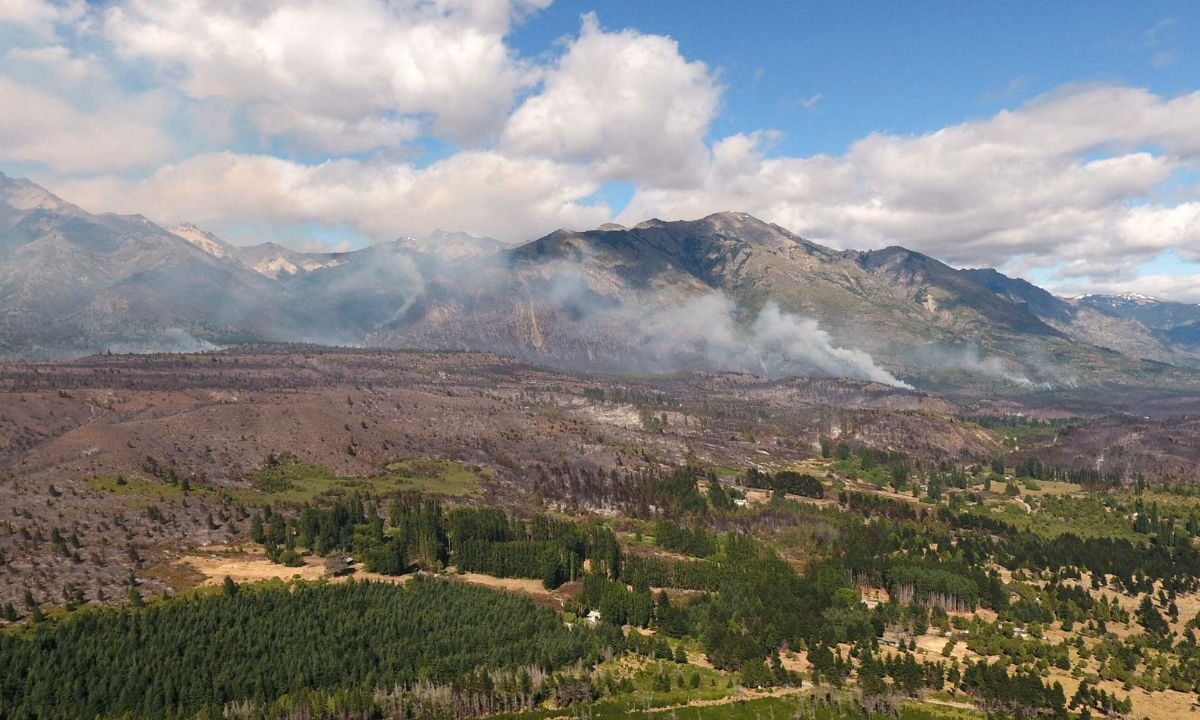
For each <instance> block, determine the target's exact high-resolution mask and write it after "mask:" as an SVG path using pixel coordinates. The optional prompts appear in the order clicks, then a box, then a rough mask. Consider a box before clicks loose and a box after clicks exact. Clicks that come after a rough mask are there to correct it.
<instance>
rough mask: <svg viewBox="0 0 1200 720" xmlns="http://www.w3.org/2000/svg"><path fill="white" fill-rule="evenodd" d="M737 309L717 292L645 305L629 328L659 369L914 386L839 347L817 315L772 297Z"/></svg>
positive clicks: (868, 358) (858, 352)
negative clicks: (746, 316) (753, 307)
mask: <svg viewBox="0 0 1200 720" xmlns="http://www.w3.org/2000/svg"><path fill="white" fill-rule="evenodd" d="M618 312H625V311H618ZM740 314H741V313H740V311H739V310H738V307H737V305H736V304H735V303H734V302H733V300H731V299H730V298H729V297H728V296H726V295H725V294H724V293H722V292H712V293H708V294H706V295H703V296H700V297H698V298H694V299H691V300H687V301H685V302H682V303H680V304H675V305H657V306H654V307H652V308H649V309H646V310H643V311H642V312H641V313H639V316H638V317H629V318H628V320H629V321H630V323H629V325H628V327H629V328H630V329H631V330H632V331H634V332H636V333H638V335H639V336H640V343H639V346H640V351H641V352H642V353H644V354H646V355H648V356H650V357H651V358H653V359H654V360H655V361H656V364H658V365H659V366H660V367H661V368H662V369H688V368H693V367H697V366H699V367H705V368H708V369H713V370H738V371H744V372H751V373H755V374H759V375H766V376H768V377H785V376H792V375H816V376H827V377H847V378H854V379H858V380H869V381H872V382H878V383H883V384H886V385H891V386H893V387H901V388H910V386H909V385H908V384H907V383H905V382H903V381H901V380H900V379H899V378H897V377H896V376H895V375H893V374H892V373H890V372H889V371H887V370H886V369H884V368H882V367H880V366H879V365H877V364H876V363H875V360H874V359H873V358H872V357H871V356H870V355H869V354H868V353H866V352H863V351H861V350H855V349H850V348H842V347H837V346H835V345H834V344H833V340H832V338H831V337H830V336H829V333H827V332H825V331H824V330H822V329H821V328H820V326H819V325H818V324H817V321H816V320H813V319H812V318H806V317H800V316H798V315H793V314H791V313H788V312H784V311H783V310H781V309H780V308H779V306H778V305H777V304H775V303H774V302H773V301H772V302H768V303H767V304H766V305H765V306H764V307H763V309H762V310H761V311H759V313H758V315H757V316H756V317H755V318H754V320H753V321H752V322H749V323H744V322H740V321H739V320H740V318H739V316H740Z"/></svg>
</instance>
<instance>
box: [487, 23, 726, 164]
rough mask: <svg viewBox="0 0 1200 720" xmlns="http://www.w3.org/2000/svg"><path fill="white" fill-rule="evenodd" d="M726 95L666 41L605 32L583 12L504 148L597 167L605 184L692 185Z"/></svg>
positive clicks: (507, 133)
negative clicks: (578, 26) (612, 181)
mask: <svg viewBox="0 0 1200 720" xmlns="http://www.w3.org/2000/svg"><path fill="white" fill-rule="evenodd" d="M720 93H721V89H720V87H719V86H718V85H717V83H716V81H715V79H714V78H713V76H712V74H711V73H710V72H709V70H708V67H707V66H705V64H704V63H702V62H699V61H689V60H687V59H686V58H684V57H683V56H682V55H681V54H680V52H679V46H678V44H677V43H676V42H675V41H674V40H672V39H670V38H667V37H663V36H659V35H643V34H641V33H638V32H636V31H633V30H623V31H620V32H606V31H604V30H602V29H601V28H600V25H599V22H598V21H597V19H596V17H595V15H591V14H589V15H586V16H584V19H583V27H582V29H581V31H580V34H579V37H578V38H576V39H575V40H574V41H572V42H571V43H570V45H569V46H568V48H567V50H566V52H565V53H564V54H563V56H562V57H561V58H560V59H559V60H558V63H557V64H556V65H555V67H553V68H552V69H550V70H548V71H547V72H546V75H545V78H544V80H543V84H542V88H541V91H540V92H539V93H538V94H536V95H534V96H533V97H530V98H528V99H527V100H526V101H525V102H524V103H523V104H522V105H521V106H520V107H519V108H517V110H516V112H514V113H513V115H512V117H511V118H510V119H509V121H508V126H507V127H506V128H505V130H504V135H503V139H502V147H504V148H505V149H506V150H507V151H510V152H519V153H524V154H528V155H535V156H540V157H549V158H552V159H555V160H562V161H570V162H582V163H591V164H593V165H594V168H595V172H596V173H597V174H598V175H599V176H600V177H602V178H605V179H626V180H635V181H647V182H651V183H654V184H657V185H668V186H670V185H681V186H686V185H688V184H690V183H692V182H694V180H695V179H696V178H698V177H699V176H701V174H702V173H703V169H704V166H705V164H706V163H707V160H708V149H707V148H706V146H705V143H704V137H705V134H706V133H707V132H708V126H709V123H710V122H711V121H712V119H713V116H714V115H715V114H716V111H717V106H718V102H719V99H720Z"/></svg>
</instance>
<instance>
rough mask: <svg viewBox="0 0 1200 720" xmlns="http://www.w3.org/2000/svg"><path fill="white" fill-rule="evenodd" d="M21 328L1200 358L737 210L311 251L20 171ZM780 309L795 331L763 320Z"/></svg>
mask: <svg viewBox="0 0 1200 720" xmlns="http://www.w3.org/2000/svg"><path fill="white" fill-rule="evenodd" d="M439 242H440V243H444V247H445V248H447V250H446V251H445V252H439ZM64 269H65V270H64ZM31 279H35V280H36V281H31ZM1134 305H1136V307H1135V306H1134ZM701 307H703V309H704V311H705V312H709V313H712V315H711V317H710V318H707V319H708V320H709V321H710V322H709V327H708V328H704V327H698V328H695V329H693V330H692V331H690V334H688V335H686V336H684V335H681V334H680V333H681V332H682V331H681V328H683V327H686V326H687V324H688V323H687V322H681V320H688V319H689V318H676V317H673V315H672V313H677V312H679V311H680V309H681V308H686V309H689V312H692V314H693V315H694V316H695V315H696V314H697V313H698V310H697V309H698V308H701ZM0 313H2V315H0V318H3V320H2V321H0V329H3V330H4V332H3V338H4V339H3V340H0V353H3V354H4V355H10V356H13V357H46V356H49V357H54V356H59V355H72V354H86V353H87V352H88V351H97V350H103V349H106V348H109V347H112V346H114V345H115V346H117V348H118V349H142V348H145V349H153V348H154V347H155V343H156V342H157V341H156V337H159V336H165V337H168V338H171V337H178V336H180V334H181V333H182V334H183V335H186V336H188V337H193V338H194V339H195V340H196V342H197V343H198V344H200V345H202V346H203V345H206V344H207V343H215V344H223V343H228V342H236V341H240V340H292V341H305V342H326V341H328V342H338V343H368V344H381V345H391V346H415V347H446V348H453V349H480V350H492V351H497V352H505V353H509V354H514V355H518V356H522V357H526V358H529V359H532V360H535V361H541V362H546V363H548V364H562V365H567V366H572V367H575V366H578V367H581V368H584V369H603V370H612V369H634V370H639V371H655V370H670V369H677V368H688V367H692V366H693V365H694V366H696V367H703V366H704V364H705V363H706V362H708V361H713V362H714V364H716V365H720V363H721V362H724V363H727V364H731V367H732V368H733V369H751V370H756V369H757V368H758V367H762V368H764V369H766V368H768V365H766V364H763V362H764V361H763V357H769V358H775V359H778V358H780V357H783V359H785V360H789V359H790V360H796V358H799V361H798V362H797V363H793V364H787V363H784V364H783V365H781V366H780V367H781V372H783V371H788V370H792V371H796V372H800V373H803V372H806V371H811V372H814V373H825V374H829V373H830V372H831V368H834V369H836V363H837V362H841V361H845V362H847V363H848V365H847V367H849V368H851V369H853V368H858V369H857V370H855V371H856V372H860V374H861V373H864V372H865V373H866V374H867V375H870V374H871V373H873V372H875V371H874V370H869V369H868V370H863V368H871V367H874V366H875V363H874V359H873V358H876V357H878V358H882V360H881V362H882V363H883V364H884V366H886V368H887V370H886V371H884V370H882V369H880V371H881V372H884V373H885V374H886V375H887V376H891V373H893V372H894V373H899V374H900V376H903V377H907V378H910V379H913V380H921V381H926V382H933V383H949V384H956V383H960V382H963V380H964V378H966V379H967V381H968V382H978V381H980V380H979V378H981V377H982V378H984V379H985V380H986V381H987V382H1000V383H1004V382H1007V383H1010V384H1012V383H1015V384H1016V385H1018V386H1028V387H1034V386H1040V385H1047V384H1055V383H1059V384H1062V383H1070V382H1076V381H1077V380H1078V378H1077V377H1075V376H1076V375H1078V373H1077V372H1076V371H1075V369H1074V368H1073V364H1074V365H1078V366H1079V368H1082V369H1083V372H1084V373H1085V374H1086V375H1087V378H1085V379H1088V381H1098V382H1121V381H1126V380H1127V381H1131V382H1146V381H1149V382H1158V381H1160V380H1161V378H1162V377H1164V376H1165V375H1171V376H1174V375H1178V374H1181V373H1182V374H1184V375H1187V376H1188V377H1190V373H1191V370H1192V368H1193V367H1195V366H1196V365H1200V355H1198V352H1200V306H1195V308H1194V309H1193V308H1192V306H1186V305H1184V304H1180V303H1144V302H1142V303H1140V304H1138V303H1134V302H1133V301H1132V300H1126V301H1117V300H1115V299H1102V298H1100V296H1092V297H1091V298H1076V299H1070V298H1061V297H1058V296H1055V295H1053V294H1052V293H1049V292H1048V291H1046V290H1044V289H1042V288H1039V287H1037V286H1036V285H1033V284H1031V283H1028V282H1027V281H1024V280H1020V279H1016V278H1010V277H1008V276H1005V275H1003V274H1002V273H1000V272H998V271H996V270H992V269H956V268H953V267H951V266H949V265H947V264H945V263H943V262H941V261H939V260H937V259H935V258H932V257H930V256H927V255H924V254H922V253H919V252H916V251H912V250H909V249H906V248H903V247H901V246H892V247H887V248H882V249H878V250H868V251H858V250H835V249H833V248H829V247H826V246H824V245H821V244H819V243H815V242H812V241H810V240H807V239H805V238H803V237H800V236H798V235H796V234H794V233H792V232H790V231H788V230H787V229H786V228H783V227H781V226H778V225H775V224H772V223H768V222H765V221H762V220H760V219H758V218H755V217H753V216H751V215H748V214H746V213H742V212H736V211H730V212H721V213H714V214H711V215H708V216H706V217H704V218H700V219H697V220H684V221H666V220H661V219H658V218H651V219H648V220H645V221H643V222H641V223H638V224H637V225H635V226H633V227H623V226H618V225H614V224H606V225H604V226H601V227H600V228H596V229H592V230H583V231H573V230H565V229H560V230H556V231H554V232H551V233H549V234H547V235H545V236H543V237H541V238H538V239H535V240H532V241H530V242H527V243H524V244H521V245H517V246H515V247H510V246H506V245H504V244H502V243H499V242H497V241H495V240H492V239H490V238H477V237H474V236H470V235H467V234H465V233H450V232H439V233H435V234H434V235H432V236H431V237H429V238H424V239H420V240H417V239H412V238H401V239H399V240H396V241H389V242H383V243H376V244H375V245H372V246H369V247H367V248H364V249H360V250H354V251H348V252H339V253H307V252H301V251H296V250H292V249H290V248H287V247H285V246H282V245H278V244H276V243H261V244H259V245H253V246H245V247H240V246H234V245H231V244H229V243H226V242H225V241H223V240H221V239H220V238H219V237H217V236H216V235H214V234H212V233H209V232H207V231H205V230H203V229H201V228H199V227H197V226H195V225H191V224H181V225H177V226H174V227H172V228H169V229H164V228H161V227H159V226H157V225H155V224H154V223H152V222H150V221H149V220H147V219H146V218H144V217H142V216H137V215H134V216H123V215H113V214H98V215H97V214H92V213H88V212H86V211H84V210H82V209H80V208H78V207H77V206H75V205H72V204H70V203H69V202H67V201H65V200H62V199H61V198H58V197H57V196H56V195H54V194H53V193H50V192H49V191H46V190H45V189H44V188H41V187H40V186H37V185H36V184H35V183H32V182H30V181H27V180H17V179H10V178H8V177H7V176H4V175H2V174H0ZM768 313H774V315H771V316H770V317H771V318H774V320H773V322H774V323H775V324H776V325H779V324H780V323H784V324H785V325H787V328H788V330H787V332H786V333H784V334H783V335H781V334H780V332H779V330H778V328H769V327H766V326H763V327H759V325H762V323H763V322H764V318H766V317H767V315H768ZM809 318H811V319H812V320H811V321H809V320H808V319H809ZM691 319H694V318H691ZM802 321H804V322H802ZM814 321H815V322H814ZM805 322H812V323H813V324H812V326H811V327H810V326H809V325H807V324H805ZM789 323H790V324H789ZM717 330H719V331H720V332H721V333H723V335H722V336H721V337H722V338H723V339H720V340H718V339H717V338H716V336H713V332H714V331H717ZM787 333H790V334H787ZM67 338H71V341H66V339H67ZM672 343H675V345H676V346H672ZM721 343H724V345H723V346H721ZM759 343H765V345H763V346H762V347H759V345H758V344H759ZM169 344H170V343H168V345H169ZM739 344H740V345H747V344H748V345H750V346H752V347H750V348H749V349H747V348H744V347H739ZM660 346H661V347H660ZM647 348H651V349H653V352H652V353H650V354H651V355H652V356H653V357H649V358H648V357H647ZM781 348H783V349H781ZM762 353H766V355H762ZM854 353H867V354H870V356H871V361H870V363H866V364H863V363H860V364H858V365H856V364H855V363H859V361H860V360H861V358H858V356H856V355H853V354H854ZM751 356H753V357H754V360H753V361H751V360H750V359H749V358H750V357H751ZM790 356H795V357H790ZM735 359H736V360H735ZM717 361H720V362H717ZM864 362H865V361H864ZM739 363H740V364H739ZM1148 363H1149V364H1148ZM1163 363H1165V364H1166V366H1167V368H1168V369H1167V370H1163V369H1161V368H1156V367H1155V364H1163ZM1039 364H1040V365H1045V366H1047V367H1049V366H1053V367H1054V368H1055V369H1054V370H1053V371H1047V370H1045V368H1039V367H1038V366H1039ZM972 377H975V380H970V378H972ZM897 382H898V381H897Z"/></svg>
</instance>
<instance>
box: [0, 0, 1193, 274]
mask: <svg viewBox="0 0 1200 720" xmlns="http://www.w3.org/2000/svg"><path fill="white" fill-rule="evenodd" d="M548 4H549V0H346V2H343V3H335V4H331V3H326V2H319V1H318V0H263V1H261V2H251V1H249V0H233V1H230V0H180V2H175V3H162V2H155V1H154V0H112V2H110V3H107V4H102V5H92V6H89V5H87V4H86V3H83V2H81V1H80V0H64V1H62V2H47V1H46V0H0V107H4V108H5V109H6V110H7V109H8V108H19V112H11V113H5V117H4V122H3V123H0V162H9V163H21V164H32V165H35V166H40V167H42V168H44V169H45V170H46V172H44V173H42V175H43V176H45V177H48V178H49V179H50V184H51V185H53V187H54V189H55V190H58V191H60V192H61V193H62V194H64V195H65V196H66V197H68V198H70V199H73V200H78V201H79V202H81V203H83V204H85V205H87V206H89V207H92V208H94V209H97V210H107V209H113V210H122V211H131V212H144V213H146V214H148V215H151V216H152V217H155V218H156V219H159V220H162V221H165V222H167V221H174V220H193V221H197V222H204V223H206V224H210V225H214V226H217V227H220V226H226V227H233V226H236V225H239V224H243V223H254V224H256V226H262V225H264V224H266V225H270V224H272V223H275V224H280V225H282V224H287V223H295V222H316V223H321V224H327V225H350V226H352V227H354V228H355V229H357V230H358V231H360V232H362V233H364V234H366V235H369V236H370V237H372V238H375V239H385V238H390V237H394V236H396V235H398V234H424V233H425V232H427V231H428V230H432V229H434V228H436V227H444V228H447V229H463V230H467V231H471V232H475V233H480V234H488V235H494V236H499V237H502V238H505V239H510V240H526V239H531V238H533V237H536V236H538V235H540V234H542V233H544V232H546V231H548V230H551V229H553V228H555V227H557V226H560V225H565V226H572V227H587V226H593V225H596V224H599V223H601V222H604V221H606V220H609V219H611V218H609V217H608V215H609V214H610V213H608V212H607V209H606V208H605V207H603V206H600V205H592V204H589V201H588V200H587V198H588V197H589V196H590V195H591V194H592V193H594V192H595V191H596V190H597V189H598V188H599V187H601V186H602V185H603V184H604V183H606V182H609V181H612V180H628V181H632V182H633V184H634V185H635V194H634V198H633V200H632V201H631V203H630V205H629V207H628V208H627V209H626V210H625V211H624V212H623V213H622V214H621V217H620V218H618V220H620V221H621V222H623V223H626V224H629V223H635V222H638V221H641V220H643V219H645V218H647V217H651V216H657V217H663V218H668V219H671V218H694V217H699V216H703V215H706V214H708V213H710V212H714V211H718V210H741V211H746V212H750V213H753V214H755V215H758V216H760V217H762V218H764V219H767V220H770V221H773V222H777V223H779V224H781V225H783V226H785V227H788V228H789V229H792V230H795V231H796V232H798V233H800V234H803V235H806V236H808V237H811V238H813V239H815V240H818V241H822V242H826V243H828V244H831V245H834V246H838V247H855V248H873V247H881V246H884V245H889V244H902V245H905V246H908V247H911V248H913V249H917V250H921V251H924V252H927V253H929V254H931V255H934V256H936V257H939V258H942V259H945V260H947V261H950V262H952V263H955V264H959V265H976V266H977V265H993V266H1000V267H1002V268H1005V267H1007V268H1020V269H1022V270H1027V269H1030V268H1042V269H1045V268H1053V269H1055V270H1056V271H1057V272H1059V273H1060V274H1061V275H1062V278H1063V281H1064V282H1074V281H1075V280H1076V279H1083V278H1088V279H1090V280H1091V281H1092V282H1095V283H1098V284H1103V283H1110V284H1111V283H1123V282H1128V281H1130V280H1131V279H1132V278H1134V277H1136V274H1137V272H1138V270H1137V269H1136V268H1137V267H1138V266H1139V265H1140V264H1142V263H1144V262H1145V261H1146V260H1148V259H1150V258H1153V257H1156V256H1158V255H1159V254H1161V253H1162V252H1164V251H1168V250H1169V251H1172V252H1173V253H1174V254H1175V255H1176V256H1178V257H1180V258H1183V259H1187V260H1200V250H1198V249H1197V248H1200V227H1198V226H1200V202H1198V201H1197V200H1196V198H1200V195H1196V194H1195V193H1196V184H1195V183H1194V182H1192V183H1191V185H1190V186H1185V187H1183V188H1180V187H1179V184H1178V183H1176V182H1173V181H1175V180H1177V179H1180V178H1184V179H1185V180H1186V177H1187V176H1186V175H1184V173H1188V172H1194V171H1195V170H1196V168H1197V167H1200V92H1193V93H1187V94H1181V95H1179V96H1176V97H1164V96H1160V95H1157V94H1155V93H1153V92H1150V91H1148V90H1143V89H1137V88H1130V87H1121V86H1074V87H1067V88H1063V89H1061V90H1059V91H1057V92H1054V93H1050V94H1048V95H1045V96H1042V97H1040V98H1037V99H1035V100H1033V101H1032V102H1029V103H1027V104H1025V105H1023V106H1020V107H1017V108H1015V109H1010V110H1005V111H1002V112H999V113H997V114H995V115H994V116H991V117H986V118H982V119H978V120H975V121H971V122H964V123H960V124H956V125H951V126H948V127H945V128H942V129H939V130H936V131H934V132H929V133H925V134H922V135H916V136H900V135H894V134H885V133H876V134H872V135H869V136H867V137H864V138H862V139H860V140H859V141H857V142H855V143H854V144H852V145H851V146H850V147H849V148H847V150H846V151H845V152H844V153H842V154H839V155H815V156H811V157H788V156H781V155H778V154H776V153H775V152H774V150H773V147H772V146H773V143H774V142H775V141H776V140H777V139H778V138H779V137H780V135H779V133H778V132H775V131H772V130H759V131H751V132H746V133H742V134H736V135H732V136H729V137H725V138H723V139H721V140H719V141H717V142H715V143H713V142H710V141H708V140H707V137H708V133H709V130H710V127H711V126H712V123H713V120H714V118H715V117H716V115H717V113H718V111H719V109H720V100H721V93H722V88H721V86H720V84H719V82H718V73H717V72H715V71H714V70H713V69H712V68H710V67H709V66H708V65H706V64H705V63H703V62H701V61H699V60H697V59H695V58H689V57H686V56H684V55H683V54H682V52H681V49H680V47H679V45H678V44H677V43H676V42H675V41H674V40H673V39H671V38H669V37H664V36H659V35H650V34H643V33H640V32H637V31H636V30H631V29H625V30H616V31H612V30H605V29H603V28H602V27H601V26H600V23H599V21H598V20H597V19H596V18H595V16H593V15H587V16H585V17H584V19H583V22H582V24H581V29H580V32H579V34H578V36H577V37H574V38H570V39H568V40H567V41H565V43H564V44H563V46H562V50H561V52H560V53H559V54H557V55H555V56H553V57H550V58H548V59H547V58H543V57H540V56H538V57H537V59H535V60H531V59H527V58H522V57H521V56H520V55H519V54H518V53H517V52H516V51H515V50H514V49H513V48H512V47H510V45H509V44H508V41H507V38H508V35H509V33H510V31H511V30H512V28H513V27H514V26H515V24H516V23H518V22H520V20H521V18H522V17H523V16H525V15H527V14H529V13H532V12H536V11H537V10H539V9H541V8H543V7H545V6H546V5H548ZM1170 27H1172V25H1171V23H1170V22H1164V23H1160V24H1159V25H1157V26H1155V27H1154V28H1152V29H1151V30H1150V31H1149V32H1148V34H1147V40H1146V43H1147V47H1149V46H1150V45H1154V46H1155V47H1156V48H1157V49H1159V50H1162V51H1164V52H1165V51H1170V50H1171V49H1172V48H1170V47H1167V46H1166V45H1163V46H1162V47H1158V44H1159V43H1160V41H1161V37H1160V36H1161V35H1162V33H1164V32H1166V31H1167V29H1169V28H1170ZM14 38H15V39H14ZM1014 87H1015V86H1014ZM819 102H821V95H820V94H817V95H813V96H812V97H810V98H808V99H807V100H803V101H800V102H799V106H800V107H807V108H811V107H813V106H814V105H817V103H819ZM247 127H249V128H251V129H252V131H253V135H248V133H247V132H246V128H247ZM430 137H433V138H437V139H441V140H449V141H451V142H456V143H459V144H461V145H462V146H463V147H465V148H466V149H465V150H462V151H459V152H457V153H456V154H452V155H450V156H449V157H446V158H444V159H441V160H439V161H437V162H434V163H432V164H430V165H428V166H427V167H423V168H421V167H418V166H416V165H414V164H410V163H409V162H407V160H406V158H408V157H411V156H412V155H411V154H412V149H411V148H408V147H406V146H407V145H409V144H412V143H414V142H416V141H420V140H422V139H428V138H430ZM247 148H250V149H249V150H248V149H247ZM255 150H257V151H259V152H261V153H262V154H252V153H253V152H254V151H255ZM226 151H228V152H226ZM360 154H361V155H365V156H367V157H370V158H372V159H371V160H361V159H355V160H349V159H344V157H345V156H347V155H360ZM189 156H190V157H189ZM339 157H341V158H343V159H341V160H338V159H337V158H339ZM322 158H328V159H329V161H328V162H323V163H322V162H320V159H322ZM164 163H166V164H164ZM121 172H129V173H133V172H136V173H137V176H136V177H134V176H133V175H132V174H131V175H130V176H129V177H123V176H119V175H112V174H109V175H101V176H99V177H93V178H85V177H82V176H83V175H86V174H89V173H121ZM55 175H57V177H55ZM1169 193H1174V196H1178V197H1184V198H1187V199H1185V200H1179V199H1177V197H1173V196H1171V195H1169ZM1189 193H1191V195H1190V197H1189ZM1189 199H1190V200H1191V201H1190V202H1189V201H1188V200H1189Z"/></svg>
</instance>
